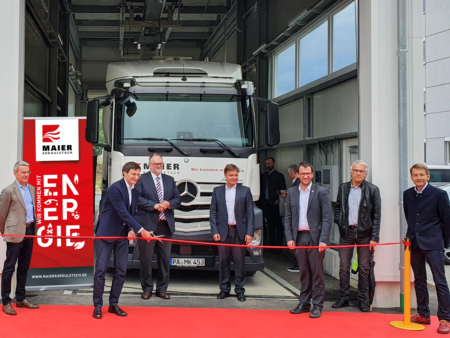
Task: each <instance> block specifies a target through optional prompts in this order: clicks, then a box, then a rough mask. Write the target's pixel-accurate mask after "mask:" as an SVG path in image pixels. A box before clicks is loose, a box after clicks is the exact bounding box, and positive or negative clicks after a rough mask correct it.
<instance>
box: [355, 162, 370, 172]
mask: <svg viewBox="0 0 450 338" xmlns="http://www.w3.org/2000/svg"><path fill="white" fill-rule="evenodd" d="M355 164H361V165H363V166H365V167H366V174H368V173H369V166H368V164H367V163H366V162H364V161H361V160H357V161H355V162H353V164H352V169H353V166H354V165H355Z"/></svg>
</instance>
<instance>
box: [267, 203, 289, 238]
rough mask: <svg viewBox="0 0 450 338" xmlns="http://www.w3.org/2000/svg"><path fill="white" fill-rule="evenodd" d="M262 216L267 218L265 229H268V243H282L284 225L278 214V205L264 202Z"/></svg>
mask: <svg viewBox="0 0 450 338" xmlns="http://www.w3.org/2000/svg"><path fill="white" fill-rule="evenodd" d="M264 217H265V218H266V220H267V229H268V230H269V231H268V232H269V238H268V243H269V245H272V246H281V245H283V244H282V243H283V235H284V227H283V222H282V220H281V216H280V208H279V205H269V203H268V202H266V204H265V206H264Z"/></svg>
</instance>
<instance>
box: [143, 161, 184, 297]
mask: <svg viewBox="0 0 450 338" xmlns="http://www.w3.org/2000/svg"><path fill="white" fill-rule="evenodd" d="M163 166H164V164H163V159H162V157H161V156H160V155H159V154H156V153H154V154H153V155H152V156H150V159H149V167H150V172H148V173H145V174H143V175H142V177H141V179H140V180H139V182H138V183H137V184H136V187H137V189H138V191H139V200H138V203H137V211H136V214H137V221H138V222H139V223H140V224H141V225H142V230H139V231H138V237H144V238H150V237H153V236H164V238H171V237H172V234H173V233H174V232H175V216H174V210H175V209H176V208H178V207H179V206H180V203H181V198H180V193H179V192H178V188H177V186H176V184H175V180H174V179H173V177H172V176H169V175H165V174H162V170H163ZM137 243H138V247H139V251H140V253H141V255H140V264H141V271H140V274H141V286H142V291H143V293H142V295H141V298H142V299H150V298H151V297H152V291H153V278H152V260H153V252H154V251H155V249H156V256H157V258H158V282H157V285H156V296H157V297H160V298H162V299H170V296H169V295H168V294H167V287H168V286H169V271H170V252H171V250H172V242H168V241H156V240H152V241H149V242H148V241H144V240H138V242H137Z"/></svg>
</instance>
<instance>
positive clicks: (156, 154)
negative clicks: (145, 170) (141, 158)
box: [148, 153, 162, 163]
mask: <svg viewBox="0 0 450 338" xmlns="http://www.w3.org/2000/svg"><path fill="white" fill-rule="evenodd" d="M155 156H159V157H161V159H162V156H161V155H160V154H158V153H153V154H151V155H150V157H149V158H148V163H150V161H151V160H152V158H153V157H155Z"/></svg>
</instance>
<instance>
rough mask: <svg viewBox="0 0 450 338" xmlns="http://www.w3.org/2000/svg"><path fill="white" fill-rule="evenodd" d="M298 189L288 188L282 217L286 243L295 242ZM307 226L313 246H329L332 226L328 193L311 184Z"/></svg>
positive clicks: (297, 218)
mask: <svg viewBox="0 0 450 338" xmlns="http://www.w3.org/2000/svg"><path fill="white" fill-rule="evenodd" d="M298 189H299V187H297V186H295V187H292V188H289V190H288V192H287V197H286V209H285V215H284V230H285V234H286V242H289V241H294V242H295V241H296V239H297V234H298V224H299V217H300V192H299V190H298ZM307 218H308V225H309V230H310V232H311V238H312V240H313V243H314V245H319V243H324V244H327V245H328V244H330V235H331V227H332V226H333V211H332V208H331V201H330V197H329V196H328V191H327V189H325V188H324V187H320V186H318V185H315V184H312V185H311V191H310V193H309V200H308V211H307Z"/></svg>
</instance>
